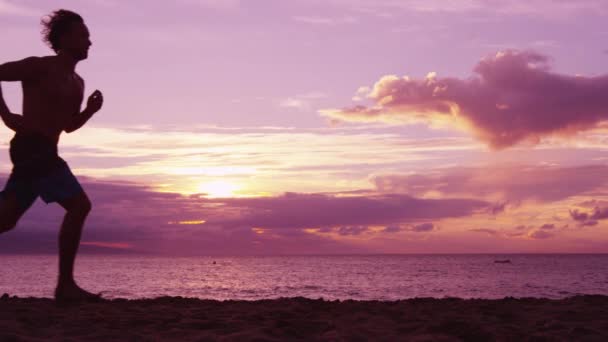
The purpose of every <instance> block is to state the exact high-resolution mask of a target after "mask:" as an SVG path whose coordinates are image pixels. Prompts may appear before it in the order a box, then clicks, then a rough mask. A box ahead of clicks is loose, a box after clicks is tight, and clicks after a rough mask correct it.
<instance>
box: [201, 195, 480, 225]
mask: <svg viewBox="0 0 608 342" xmlns="http://www.w3.org/2000/svg"><path fill="white" fill-rule="evenodd" d="M222 201H223V207H224V209H225V212H223V213H222V215H220V216H218V217H214V218H210V219H209V220H208V221H207V222H206V224H208V225H219V226H222V227H228V228H229V227H241V226H252V227H264V228H319V227H326V226H342V225H344V226H360V225H391V224H399V223H403V222H408V221H419V220H423V219H440V218H448V217H463V216H468V215H472V214H473V213H475V212H477V211H479V210H483V209H485V208H487V207H488V206H489V205H490V204H489V203H487V202H484V201H479V200H472V199H418V198H414V197H411V196H407V195H380V196H371V195H370V196H358V197H340V196H332V195H325V194H298V193H286V194H284V195H282V196H277V197H268V198H264V197H258V198H232V199H225V200H222Z"/></svg>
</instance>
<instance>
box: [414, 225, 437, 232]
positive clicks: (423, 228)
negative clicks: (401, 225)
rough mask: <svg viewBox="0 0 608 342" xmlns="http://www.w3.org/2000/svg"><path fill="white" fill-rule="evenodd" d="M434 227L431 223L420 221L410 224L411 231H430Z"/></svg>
mask: <svg viewBox="0 0 608 342" xmlns="http://www.w3.org/2000/svg"><path fill="white" fill-rule="evenodd" d="M433 229H435V226H434V225H433V224H432V223H421V224H417V225H415V226H412V228H411V231H413V232H417V233H421V232H430V231H432V230H433Z"/></svg>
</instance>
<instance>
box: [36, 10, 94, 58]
mask: <svg viewBox="0 0 608 342" xmlns="http://www.w3.org/2000/svg"><path fill="white" fill-rule="evenodd" d="M40 23H41V24H42V40H43V41H44V42H45V43H46V44H47V45H48V46H49V47H50V48H51V49H53V50H54V51H55V52H59V50H60V47H59V39H60V38H61V36H62V35H64V34H65V33H66V32H68V30H69V29H70V27H71V25H72V24H74V23H84V20H83V19H82V17H81V16H80V15H79V14H77V13H75V12H72V11H68V10H65V9H60V10H57V11H54V12H53V13H51V14H49V15H47V16H44V17H43V18H42V20H41V22H40Z"/></svg>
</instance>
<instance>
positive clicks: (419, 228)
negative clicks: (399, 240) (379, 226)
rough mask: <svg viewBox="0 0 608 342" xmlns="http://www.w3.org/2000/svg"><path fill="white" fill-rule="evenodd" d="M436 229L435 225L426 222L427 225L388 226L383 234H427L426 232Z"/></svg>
mask: <svg viewBox="0 0 608 342" xmlns="http://www.w3.org/2000/svg"><path fill="white" fill-rule="evenodd" d="M435 229H436V227H435V225H434V224H433V223H431V222H425V223H420V224H414V225H406V226H401V225H392V226H386V227H384V229H383V230H382V232H383V233H398V232H406V231H409V232H414V233H426V232H431V231H433V230H435Z"/></svg>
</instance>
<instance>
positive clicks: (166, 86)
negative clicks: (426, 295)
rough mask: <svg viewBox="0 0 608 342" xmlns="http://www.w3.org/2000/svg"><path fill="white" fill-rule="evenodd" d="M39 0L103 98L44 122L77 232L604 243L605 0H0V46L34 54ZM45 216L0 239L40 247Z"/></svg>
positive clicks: (423, 248)
mask: <svg viewBox="0 0 608 342" xmlns="http://www.w3.org/2000/svg"><path fill="white" fill-rule="evenodd" d="M58 8H66V9H71V10H74V11H76V12H78V13H80V14H81V15H82V16H83V17H84V19H85V22H86V24H87V25H88V27H89V29H90V31H91V40H92V41H93V46H92V48H91V51H90V53H89V59H88V60H86V61H83V62H82V63H81V64H80V65H79V66H78V69H77V70H78V72H79V74H80V75H81V76H83V78H84V79H85V81H86V84H87V95H88V94H89V93H91V92H92V91H93V90H95V89H100V90H101V91H102V92H103V93H104V98H105V101H106V102H105V105H104V108H103V109H102V111H101V112H99V113H98V114H97V115H96V116H95V117H94V118H93V119H91V121H89V123H88V124H87V126H85V128H83V129H81V130H79V131H77V132H74V133H71V134H64V135H63V136H62V139H61V142H60V154H61V156H62V157H63V158H64V159H65V160H66V161H67V162H68V163H69V164H70V166H71V168H72V169H73V171H74V173H75V174H76V175H77V176H78V178H79V179H80V181H81V182H82V183H83V186H84V188H85V190H86V191H87V193H88V194H89V197H90V198H91V200H92V202H93V211H92V213H91V215H90V217H89V220H88V222H87V225H86V228H85V233H84V236H83V244H84V248H85V249H86V248H89V249H91V250H92V249H95V248H98V249H99V248H103V249H108V250H116V251H124V250H128V251H135V252H145V253H160V254H186V255H190V254H201V255H205V254H229V255H232V254H292V253H296V254H312V253H315V254H326V253H503V252H510V253H518V252H526V253H527V252H539V253H549V252H568V253H570V252H572V253H581V252H582V253H586V252H608V153H607V152H608V151H607V150H608V139H607V135H606V134H607V133H608V72H607V71H606V66H607V65H608V63H607V60H608V26H607V25H606V22H607V20H608V1H605V0H578V1H566V0H522V1H519V0H517V1H516V0H507V1H498V0H486V1H481V0H479V1H478V0H452V1H449V0H436V1H435V0H420V1H419V0H403V1H398V0H288V1H286V0H273V1H267V0H224V1H223V0H175V1H144V0H135V1H119V0H86V1H85V0H78V1H46V0H44V1H41V0H36V1H34V0H23V1H18V0H0V30H1V31H0V32H1V34H0V47H1V48H0V63H4V62H7V61H11V60H17V59H21V58H24V57H27V56H31V55H37V56H40V55H47V54H50V53H51V50H50V49H49V48H48V47H46V46H45V45H44V44H43V42H42V41H41V39H40V25H39V22H40V18H41V17H42V16H44V15H45V14H47V13H49V12H51V11H52V10H54V9H58ZM2 87H3V89H4V93H5V94H4V96H5V99H6V100H7V103H8V104H9V106H10V107H11V109H12V110H13V111H14V112H17V113H19V112H20V111H21V108H20V102H21V91H20V88H19V84H17V83H5V82H3V83H2ZM11 137H12V135H11V132H10V131H9V130H8V129H7V128H5V127H2V128H1V129H0V143H1V145H0V147H1V151H0V180H1V181H2V183H3V184H4V182H5V180H6V177H7V175H8V173H9V172H10V169H11V164H10V160H9V158H8V142H9V140H10V139H11ZM61 217H62V210H61V209H60V208H59V207H58V206H57V205H49V206H46V205H45V204H43V203H42V202H41V201H38V203H37V204H36V205H35V206H34V207H33V209H32V210H30V211H29V212H28V213H27V214H26V215H25V217H24V218H23V220H22V221H21V223H20V224H19V226H18V228H17V229H16V230H15V231H13V232H10V233H8V234H4V235H2V236H0V253H1V252H47V251H54V250H55V244H56V242H55V241H56V233H57V230H58V226H59V224H60V222H61Z"/></svg>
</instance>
